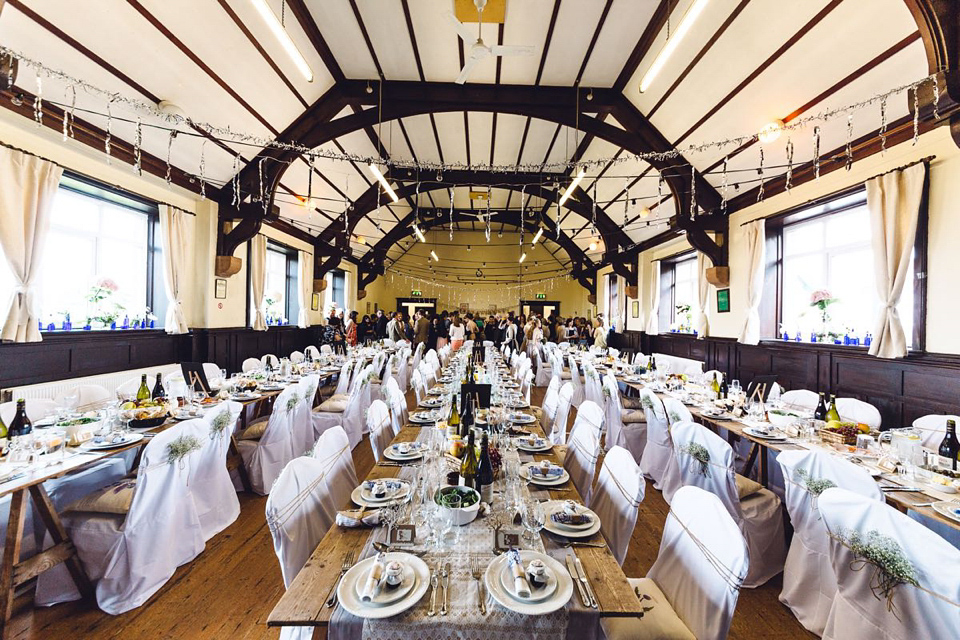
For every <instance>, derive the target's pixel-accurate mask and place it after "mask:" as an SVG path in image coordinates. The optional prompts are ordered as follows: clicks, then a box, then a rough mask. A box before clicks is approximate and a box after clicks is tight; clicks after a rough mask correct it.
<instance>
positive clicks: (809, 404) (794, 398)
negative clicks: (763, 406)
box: [780, 389, 820, 412]
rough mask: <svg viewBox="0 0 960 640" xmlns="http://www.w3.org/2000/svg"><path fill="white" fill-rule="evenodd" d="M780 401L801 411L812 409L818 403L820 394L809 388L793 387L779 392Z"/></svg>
mask: <svg viewBox="0 0 960 640" xmlns="http://www.w3.org/2000/svg"><path fill="white" fill-rule="evenodd" d="M780 401H781V402H782V403H783V404H784V405H786V406H788V407H794V408H796V409H800V410H802V411H811V412H812V411H814V410H815V409H816V408H817V405H818V404H820V394H818V393H816V392H815V391H810V390H809V389H793V390H791V391H784V392H783V393H781V394H780Z"/></svg>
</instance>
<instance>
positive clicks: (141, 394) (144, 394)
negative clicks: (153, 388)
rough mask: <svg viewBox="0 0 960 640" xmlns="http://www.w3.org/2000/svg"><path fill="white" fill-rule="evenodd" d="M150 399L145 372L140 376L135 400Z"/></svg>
mask: <svg viewBox="0 0 960 640" xmlns="http://www.w3.org/2000/svg"><path fill="white" fill-rule="evenodd" d="M149 399H150V387H148V386H147V374H143V375H142V376H140V388H139V389H137V402H140V401H141V400H149Z"/></svg>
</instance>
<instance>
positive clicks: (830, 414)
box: [827, 394, 840, 422]
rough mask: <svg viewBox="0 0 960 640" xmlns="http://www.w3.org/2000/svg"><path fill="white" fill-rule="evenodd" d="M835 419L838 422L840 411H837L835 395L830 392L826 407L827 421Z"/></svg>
mask: <svg viewBox="0 0 960 640" xmlns="http://www.w3.org/2000/svg"><path fill="white" fill-rule="evenodd" d="M831 420H835V421H837V422H840V412H839V411H837V396H835V395H833V394H830V408H829V409H827V422H830V421H831Z"/></svg>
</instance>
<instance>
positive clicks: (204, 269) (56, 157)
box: [0, 109, 356, 328]
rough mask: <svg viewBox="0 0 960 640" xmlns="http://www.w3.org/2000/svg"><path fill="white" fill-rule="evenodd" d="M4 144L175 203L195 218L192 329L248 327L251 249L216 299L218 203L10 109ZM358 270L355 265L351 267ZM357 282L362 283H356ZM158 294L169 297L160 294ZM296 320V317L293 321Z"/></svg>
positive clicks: (1, 133)
mask: <svg viewBox="0 0 960 640" xmlns="http://www.w3.org/2000/svg"><path fill="white" fill-rule="evenodd" d="M0 141H3V142H4V143H5V144H9V145H12V146H14V147H18V148H20V149H23V150H25V151H28V152H30V153H34V154H36V155H39V156H42V157H44V158H47V159H48V160H51V161H53V162H56V163H57V164H59V165H61V166H62V167H64V168H65V169H70V170H72V171H75V172H77V173H80V174H83V175H86V176H89V177H91V178H95V179H96V180H99V181H101V182H104V183H106V184H112V185H116V186H118V187H120V188H122V189H125V190H127V191H130V192H132V193H136V194H139V195H141V196H143V197H144V198H148V199H150V200H154V201H157V202H163V203H167V204H171V205H174V206H176V207H179V208H181V209H184V210H185V211H188V212H190V213H193V214H195V217H193V218H192V219H191V220H190V221H189V222H188V225H187V226H188V232H187V236H188V242H189V246H188V248H187V263H188V265H190V268H189V274H188V277H187V278H186V279H185V285H184V286H185V288H184V292H183V300H184V312H185V314H186V317H187V323H188V324H189V325H190V326H191V327H207V328H220V327H242V326H246V325H247V324H248V321H247V318H246V286H247V285H246V282H247V264H246V261H247V245H246V243H244V244H243V245H241V246H240V247H239V248H238V249H237V251H236V252H235V254H234V255H236V256H237V257H239V258H241V260H243V263H244V264H243V267H242V268H241V270H240V272H239V273H237V274H235V275H233V276H232V277H230V278H228V279H227V298H226V299H224V300H216V299H215V298H214V262H215V256H216V232H217V226H216V225H217V204H216V203H215V202H213V201H211V200H208V199H203V198H200V197H199V196H198V195H197V194H194V193H191V192H189V191H187V190H185V189H182V188H180V187H177V186H175V185H172V186H167V184H166V182H165V181H164V180H163V179H161V178H158V177H156V176H152V175H149V174H146V173H144V174H143V175H142V176H138V175H137V174H135V173H134V172H133V168H132V167H131V166H130V165H128V164H126V163H123V162H119V161H117V160H114V161H113V163H112V164H107V162H106V156H105V155H104V154H103V153H99V152H98V151H97V150H95V149H92V148H91V147H89V146H87V145H85V144H81V143H79V142H77V141H75V140H72V139H68V140H67V141H66V142H64V141H63V139H62V137H61V136H60V135H59V134H58V133H56V132H54V131H52V130H50V129H47V128H40V129H38V128H36V127H34V126H32V123H30V122H29V121H27V120H26V119H24V118H23V117H22V116H18V115H16V114H14V113H13V112H11V111H8V110H6V109H0ZM262 233H263V234H264V235H266V236H267V237H268V238H272V239H274V240H276V241H277V242H280V243H282V244H284V245H287V246H289V247H292V248H295V249H298V250H301V249H302V250H306V251H309V252H311V253H312V252H313V247H312V245H309V244H307V243H305V242H303V241H302V240H299V239H297V238H294V237H292V236H289V235H287V234H285V233H283V232H281V231H278V230H276V229H273V228H272V227H267V226H264V227H263V229H262ZM346 268H347V269H348V270H353V273H354V276H355V275H356V268H355V267H353V265H348V266H347V267H346ZM353 282H356V281H355V280H354V281H353ZM352 289H353V290H352V292H351V291H350V288H349V287H348V301H349V302H350V303H351V304H353V303H355V300H356V287H355V286H354V287H352ZM157 295H165V292H164V291H162V290H161V291H158V292H157ZM322 315H323V309H322V306H321V309H320V310H318V311H315V312H314V311H311V312H310V321H311V323H313V324H319V323H320V322H321V320H322ZM291 321H292V322H296V318H292V319H291Z"/></svg>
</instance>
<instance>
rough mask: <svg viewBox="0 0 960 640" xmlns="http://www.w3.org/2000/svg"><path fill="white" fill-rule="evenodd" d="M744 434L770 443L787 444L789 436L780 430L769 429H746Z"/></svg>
mask: <svg viewBox="0 0 960 640" xmlns="http://www.w3.org/2000/svg"><path fill="white" fill-rule="evenodd" d="M743 432H744V433H745V434H747V435H748V436H753V437H754V438H757V439H759V440H766V441H768V442H786V440H787V436H786V434H784V433H783V432H782V431H780V430H779V429H774V428H768V427H744V428H743Z"/></svg>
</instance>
